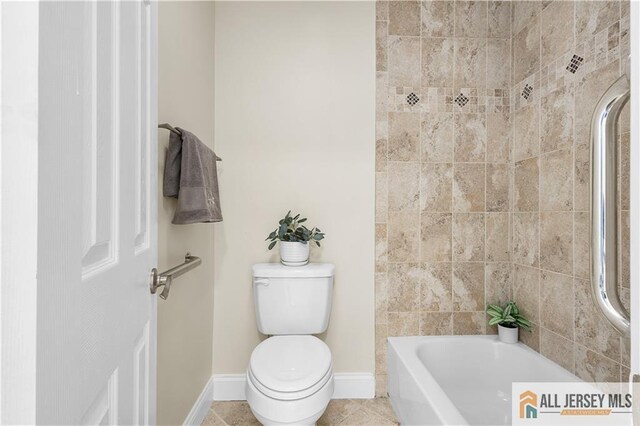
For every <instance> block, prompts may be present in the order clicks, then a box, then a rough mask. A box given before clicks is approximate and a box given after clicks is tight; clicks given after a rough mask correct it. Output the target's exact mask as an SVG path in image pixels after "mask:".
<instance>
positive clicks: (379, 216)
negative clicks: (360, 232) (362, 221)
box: [376, 173, 389, 223]
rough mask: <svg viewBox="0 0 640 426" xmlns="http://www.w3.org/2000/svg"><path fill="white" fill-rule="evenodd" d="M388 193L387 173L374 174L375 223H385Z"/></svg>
mask: <svg viewBox="0 0 640 426" xmlns="http://www.w3.org/2000/svg"><path fill="white" fill-rule="evenodd" d="M388 210H389V191H388V176H387V173H376V223H386V222H387V211H388Z"/></svg>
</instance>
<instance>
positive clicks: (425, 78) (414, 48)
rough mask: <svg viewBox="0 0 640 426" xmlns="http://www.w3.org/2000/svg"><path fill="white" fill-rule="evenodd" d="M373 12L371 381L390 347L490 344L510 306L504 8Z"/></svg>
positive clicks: (406, 7) (457, 5) (431, 5)
mask: <svg viewBox="0 0 640 426" xmlns="http://www.w3.org/2000/svg"><path fill="white" fill-rule="evenodd" d="M377 5H378V8H377V82H378V87H377V102H378V105H377V123H376V124H377V132H376V133H377V136H376V139H377V140H376V149H377V158H376V182H377V197H376V198H377V206H376V216H377V217H376V248H377V260H376V272H377V274H376V298H377V300H376V303H377V312H376V360H377V362H376V373H377V383H378V394H384V393H385V392H386V391H385V387H386V350H385V340H386V337H387V336H399V335H420V334H423V335H429V334H475V333H485V332H486V320H485V314H484V307H485V300H495V301H505V300H507V299H508V298H509V296H510V289H511V283H510V270H511V264H510V254H509V216H510V213H509V210H510V204H511V202H510V197H509V194H510V191H509V184H510V145H511V143H510V142H511V138H510V135H511V131H510V130H511V126H510V107H509V103H510V98H509V85H510V82H511V66H510V62H511V61H510V59H509V58H510V56H511V53H510V52H511V50H510V44H511V39H510V37H511V31H510V23H511V5H510V4H509V3H508V2H486V1H478V2H468V1H455V2H454V1H426V2H422V3H421V2H419V1H391V2H378V4H377Z"/></svg>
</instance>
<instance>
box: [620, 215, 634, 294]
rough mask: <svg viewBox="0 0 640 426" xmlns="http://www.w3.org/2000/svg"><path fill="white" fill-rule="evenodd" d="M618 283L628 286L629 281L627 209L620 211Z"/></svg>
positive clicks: (629, 248)
mask: <svg viewBox="0 0 640 426" xmlns="http://www.w3.org/2000/svg"><path fill="white" fill-rule="evenodd" d="M620 234H621V238H620V248H619V250H620V253H619V254H618V256H619V257H620V277H619V280H620V285H621V286H622V287H623V288H630V283H631V270H630V265H629V261H630V260H629V259H630V256H631V253H630V251H631V246H630V244H631V241H630V228H629V211H627V210H624V211H622V212H620Z"/></svg>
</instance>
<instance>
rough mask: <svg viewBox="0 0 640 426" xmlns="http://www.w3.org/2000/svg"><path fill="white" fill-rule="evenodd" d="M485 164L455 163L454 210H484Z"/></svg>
mask: <svg viewBox="0 0 640 426" xmlns="http://www.w3.org/2000/svg"><path fill="white" fill-rule="evenodd" d="M484 194H485V166H484V164H483V163H477V164H475V163H456V164H454V165H453V210H454V211H457V212H482V211H484V209H485V207H484V205H485V204H484Z"/></svg>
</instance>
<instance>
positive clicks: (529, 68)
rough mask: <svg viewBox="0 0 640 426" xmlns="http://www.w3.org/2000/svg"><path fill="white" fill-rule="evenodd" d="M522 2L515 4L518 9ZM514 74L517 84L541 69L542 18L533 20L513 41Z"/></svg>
mask: <svg viewBox="0 0 640 426" xmlns="http://www.w3.org/2000/svg"><path fill="white" fill-rule="evenodd" d="M519 3H520V2H517V3H515V5H516V7H517V5H518V4H519ZM513 53H514V54H513V56H514V62H513V67H514V68H513V72H514V78H515V82H516V83H517V82H520V81H522V80H524V78H525V77H528V76H529V75H531V74H533V73H535V72H536V71H538V70H539V68H540V17H539V16H536V17H535V18H533V19H531V22H530V23H529V24H527V26H526V27H524V28H523V29H522V30H520V32H518V33H516V35H515V37H514V39H513Z"/></svg>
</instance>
